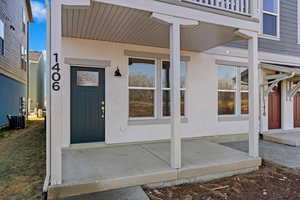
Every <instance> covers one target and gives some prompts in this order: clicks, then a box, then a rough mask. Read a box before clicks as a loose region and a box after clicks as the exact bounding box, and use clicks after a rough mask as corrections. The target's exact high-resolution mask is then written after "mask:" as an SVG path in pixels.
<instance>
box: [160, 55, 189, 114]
mask: <svg viewBox="0 0 300 200" xmlns="http://www.w3.org/2000/svg"><path fill="white" fill-rule="evenodd" d="M185 70H186V66H185V62H181V63H180V108H181V109H180V112H181V116H184V115H185V90H186V88H185V74H186V71H185ZM161 84H162V87H161V88H162V101H163V102H162V116H163V117H168V116H170V113H171V108H170V62H169V61H162V67H161Z"/></svg>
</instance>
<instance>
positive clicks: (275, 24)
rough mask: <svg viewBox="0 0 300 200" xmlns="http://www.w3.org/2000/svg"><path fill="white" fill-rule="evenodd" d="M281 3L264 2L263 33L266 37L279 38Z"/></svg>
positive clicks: (277, 0)
mask: <svg viewBox="0 0 300 200" xmlns="http://www.w3.org/2000/svg"><path fill="white" fill-rule="evenodd" d="M279 1H280V0H263V5H262V8H263V9H262V32H263V34H264V35H268V36H272V37H279V30H280V29H279Z"/></svg>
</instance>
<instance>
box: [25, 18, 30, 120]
mask: <svg viewBox="0 0 300 200" xmlns="http://www.w3.org/2000/svg"><path fill="white" fill-rule="evenodd" d="M26 40H27V41H26V42H27V44H26V45H27V49H26V55H27V57H26V62H27V63H26V67H27V81H26V84H27V87H26V90H27V91H26V99H27V105H26V119H27V120H28V116H29V105H30V104H29V66H30V65H29V21H28V22H27V39H26Z"/></svg>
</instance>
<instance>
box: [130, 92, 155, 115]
mask: <svg viewBox="0 0 300 200" xmlns="http://www.w3.org/2000/svg"><path fill="white" fill-rule="evenodd" d="M129 117H154V91H153V90H134V89H130V90H129Z"/></svg>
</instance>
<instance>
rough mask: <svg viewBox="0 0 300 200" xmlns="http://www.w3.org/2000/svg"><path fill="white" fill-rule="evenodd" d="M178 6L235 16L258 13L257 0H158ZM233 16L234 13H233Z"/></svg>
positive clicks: (250, 15) (251, 15)
mask: <svg viewBox="0 0 300 200" xmlns="http://www.w3.org/2000/svg"><path fill="white" fill-rule="evenodd" d="M156 1H161V2H165V3H170V4H175V5H178V6H183V7H189V8H194V9H199V10H205V11H208V12H215V13H216V12H218V13H221V14H225V15H232V14H237V15H240V16H235V17H242V16H245V17H252V18H256V15H257V7H258V1H257V0H156ZM232 16H233V15H232Z"/></svg>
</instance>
